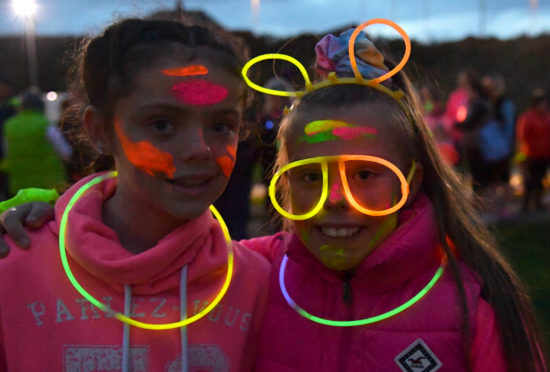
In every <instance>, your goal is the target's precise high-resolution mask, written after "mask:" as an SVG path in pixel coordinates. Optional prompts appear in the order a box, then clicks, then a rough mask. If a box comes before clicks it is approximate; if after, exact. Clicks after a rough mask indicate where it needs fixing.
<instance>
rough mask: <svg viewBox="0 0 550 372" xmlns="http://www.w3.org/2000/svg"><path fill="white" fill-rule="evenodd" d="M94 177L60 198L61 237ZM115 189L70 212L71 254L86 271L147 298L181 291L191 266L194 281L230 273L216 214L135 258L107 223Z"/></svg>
mask: <svg viewBox="0 0 550 372" xmlns="http://www.w3.org/2000/svg"><path fill="white" fill-rule="evenodd" d="M94 176H96V175H94ZM94 176H90V177H86V178H84V179H83V180H81V181H79V182H78V183H77V184H75V185H74V186H73V187H71V188H70V189H69V190H68V191H67V192H66V193H65V194H63V196H62V197H61V198H60V199H59V200H58V202H57V203H56V207H55V213H56V220H55V221H53V222H52V224H51V225H50V226H51V228H52V229H53V230H54V231H55V232H56V233H57V232H58V231H59V221H61V216H62V215H63V212H64V211H65V208H66V205H67V204H68V202H69V200H70V198H71V197H72V196H73V195H74V193H75V192H76V191H77V190H78V189H79V188H80V187H82V186H83V185H84V184H85V183H86V182H88V181H90V180H91V179H92V178H93V177H94ZM115 189H116V179H108V180H106V181H103V182H101V183H99V184H97V185H95V186H93V187H92V188H91V189H90V190H88V191H87V192H86V193H85V194H84V195H82V196H81V197H80V199H79V200H78V202H77V203H76V204H75V205H74V206H73V208H72V210H71V212H70V214H69V218H68V223H67V237H66V239H67V242H66V243H67V244H66V247H67V254H68V256H69V257H71V258H72V259H73V260H74V261H76V263H77V264H79V265H80V266H81V267H82V268H84V269H85V270H86V271H88V272H89V273H91V274H92V275H94V276H96V277H99V278H101V279H102V280H104V281H105V282H107V283H108V284H109V285H111V286H112V287H114V288H115V289H117V290H118V291H123V288H124V284H131V285H132V286H133V289H132V290H133V292H134V293H136V294H143V295H145V294H151V293H157V292H158V291H162V290H166V289H170V288H178V287H179V273H180V269H181V268H182V266H183V265H186V264H189V265H190V267H189V274H188V281H189V282H190V283H191V282H192V281H193V279H197V278H199V277H200V278H201V280H204V279H207V280H208V277H209V276H212V277H213V278H212V280H219V276H220V275H224V272H225V270H224V269H225V266H226V265H227V247H226V242H225V237H224V235H223V232H222V230H221V228H220V227H219V224H218V223H217V222H216V221H215V220H214V218H213V217H212V215H211V213H210V211H208V210H207V211H205V212H204V213H203V214H202V215H201V216H200V217H198V218H196V219H193V220H191V221H188V222H187V223H185V224H184V225H182V226H180V227H179V228H177V229H175V230H173V231H172V232H171V233H169V234H168V235H166V236H165V237H163V238H162V239H161V240H159V242H158V243H157V245H155V246H154V247H153V248H151V249H149V250H147V251H145V252H142V253H139V254H132V253H130V252H129V251H128V250H126V249H125V248H124V247H122V245H121V244H120V241H119V239H118V237H117V235H116V233H115V232H114V231H113V230H112V229H110V228H109V227H108V226H106V225H104V224H103V222H102V219H101V217H102V209H103V203H104V202H105V201H106V200H107V199H109V198H110V197H111V196H112V195H113V194H114V192H115Z"/></svg>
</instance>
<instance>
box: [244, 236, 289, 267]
mask: <svg viewBox="0 0 550 372" xmlns="http://www.w3.org/2000/svg"><path fill="white" fill-rule="evenodd" d="M239 243H240V244H242V245H244V246H245V247H247V248H248V249H251V250H253V251H255V252H258V253H259V254H261V255H262V256H264V257H265V258H267V260H268V261H269V262H271V263H273V260H274V259H275V257H277V252H278V251H280V250H281V249H282V248H283V245H284V233H277V234H275V235H268V236H260V237H258V238H253V239H246V240H241V241H239Z"/></svg>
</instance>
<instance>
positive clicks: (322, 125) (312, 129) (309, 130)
mask: <svg viewBox="0 0 550 372" xmlns="http://www.w3.org/2000/svg"><path fill="white" fill-rule="evenodd" d="M349 126H350V124H348V123H346V122H344V121H339V120H316V121H312V122H311V123H309V124H308V125H306V127H305V128H304V132H305V134H308V135H313V134H315V133H319V132H325V131H329V130H332V129H334V128H338V127H349Z"/></svg>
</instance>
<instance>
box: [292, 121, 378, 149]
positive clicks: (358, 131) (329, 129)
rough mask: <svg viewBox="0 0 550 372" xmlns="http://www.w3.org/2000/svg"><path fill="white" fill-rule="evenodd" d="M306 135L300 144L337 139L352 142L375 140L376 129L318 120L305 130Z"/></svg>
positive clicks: (342, 122) (308, 125)
mask: <svg viewBox="0 0 550 372" xmlns="http://www.w3.org/2000/svg"><path fill="white" fill-rule="evenodd" d="M304 133H305V135H304V136H303V137H301V138H300V140H299V142H307V143H310V144H311V143H318V142H325V141H333V140H337V139H342V140H352V139H354V138H357V137H368V138H374V135H375V134H377V133H378V131H377V130H376V129H374V128H370V127H363V126H360V125H356V124H350V123H346V122H344V121H340V120H316V121H312V122H311V123H309V124H307V125H306V127H305V128H304Z"/></svg>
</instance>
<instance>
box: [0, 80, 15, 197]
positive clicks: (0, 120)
mask: <svg viewBox="0 0 550 372" xmlns="http://www.w3.org/2000/svg"><path fill="white" fill-rule="evenodd" d="M17 101H18V99H17V97H15V96H14V94H13V89H12V82H11V80H10V79H8V78H7V77H6V76H3V75H0V159H1V158H3V157H4V156H5V150H4V123H5V122H6V120H7V119H9V118H10V117H12V116H13V115H15V114H16V113H17V109H16V107H17ZM7 196H8V179H7V176H6V173H4V172H3V171H1V170H0V200H4V199H6V198H7Z"/></svg>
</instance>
